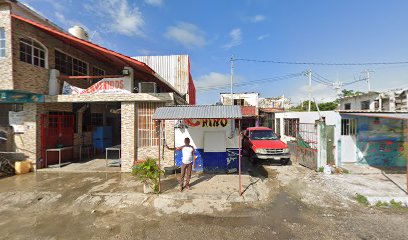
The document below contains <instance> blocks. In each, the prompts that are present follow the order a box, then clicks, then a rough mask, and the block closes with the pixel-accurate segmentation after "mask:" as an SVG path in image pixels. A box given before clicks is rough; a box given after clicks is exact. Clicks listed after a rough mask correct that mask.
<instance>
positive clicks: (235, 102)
mask: <svg viewBox="0 0 408 240" xmlns="http://www.w3.org/2000/svg"><path fill="white" fill-rule="evenodd" d="M244 104H245V101H244V99H234V105H238V106H244Z"/></svg>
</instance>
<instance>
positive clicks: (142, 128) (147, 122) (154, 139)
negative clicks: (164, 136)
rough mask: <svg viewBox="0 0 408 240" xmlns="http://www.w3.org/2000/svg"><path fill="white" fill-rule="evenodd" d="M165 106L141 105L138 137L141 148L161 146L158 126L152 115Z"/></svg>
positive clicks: (139, 108)
mask: <svg viewBox="0 0 408 240" xmlns="http://www.w3.org/2000/svg"><path fill="white" fill-rule="evenodd" d="M162 106H163V104H157V103H151V102H146V103H140V104H139V106H138V110H137V111H138V137H137V142H138V146H139V147H152V146H158V145H159V138H158V136H157V132H156V130H157V129H156V126H155V123H154V121H153V119H152V115H153V113H154V111H155V110H156V108H158V107H162Z"/></svg>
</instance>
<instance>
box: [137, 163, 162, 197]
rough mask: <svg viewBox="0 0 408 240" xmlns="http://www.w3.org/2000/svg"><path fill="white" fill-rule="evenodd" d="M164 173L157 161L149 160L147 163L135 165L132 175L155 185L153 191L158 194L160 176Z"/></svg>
mask: <svg viewBox="0 0 408 240" xmlns="http://www.w3.org/2000/svg"><path fill="white" fill-rule="evenodd" d="M162 174H163V171H162V170H160V169H159V166H157V163H156V159H153V158H147V160H146V161H144V162H141V163H138V164H135V165H133V167H132V175H134V176H136V177H137V178H138V179H139V180H140V181H142V182H143V183H146V182H148V181H151V182H152V183H153V190H154V191H155V192H158V187H159V185H158V183H159V176H160V175H162Z"/></svg>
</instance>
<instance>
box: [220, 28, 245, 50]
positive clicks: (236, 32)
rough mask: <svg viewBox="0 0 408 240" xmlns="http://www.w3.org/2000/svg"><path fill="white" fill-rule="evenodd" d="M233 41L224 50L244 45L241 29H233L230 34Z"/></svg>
mask: <svg viewBox="0 0 408 240" xmlns="http://www.w3.org/2000/svg"><path fill="white" fill-rule="evenodd" d="M229 35H230V37H231V40H230V41H229V42H228V43H227V44H225V45H224V48H227V49H228V48H232V47H236V46H238V45H241V44H242V31H241V29H240V28H235V29H232V30H231V32H230V33H229Z"/></svg>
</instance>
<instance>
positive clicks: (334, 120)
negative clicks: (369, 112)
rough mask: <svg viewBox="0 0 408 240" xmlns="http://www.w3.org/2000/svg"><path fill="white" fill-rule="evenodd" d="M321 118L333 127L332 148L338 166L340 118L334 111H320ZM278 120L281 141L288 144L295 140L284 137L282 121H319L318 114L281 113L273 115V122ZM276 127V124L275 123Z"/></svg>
mask: <svg viewBox="0 0 408 240" xmlns="http://www.w3.org/2000/svg"><path fill="white" fill-rule="evenodd" d="M320 114H321V116H322V117H325V119H326V125H334V126H335V128H334V146H335V149H336V150H335V154H334V155H335V156H334V157H335V160H336V164H338V161H339V159H338V155H339V154H338V150H339V148H338V146H339V143H340V141H341V140H340V139H341V138H340V137H341V116H340V114H339V113H338V112H334V111H322V112H320ZM278 118H279V119H280V132H281V140H282V141H284V142H288V141H291V140H295V138H293V137H290V136H286V135H285V134H284V133H285V131H284V130H285V125H284V119H285V118H299V123H315V122H316V120H319V118H320V116H319V112H282V113H275V120H276V119H278ZM275 127H276V122H275Z"/></svg>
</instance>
